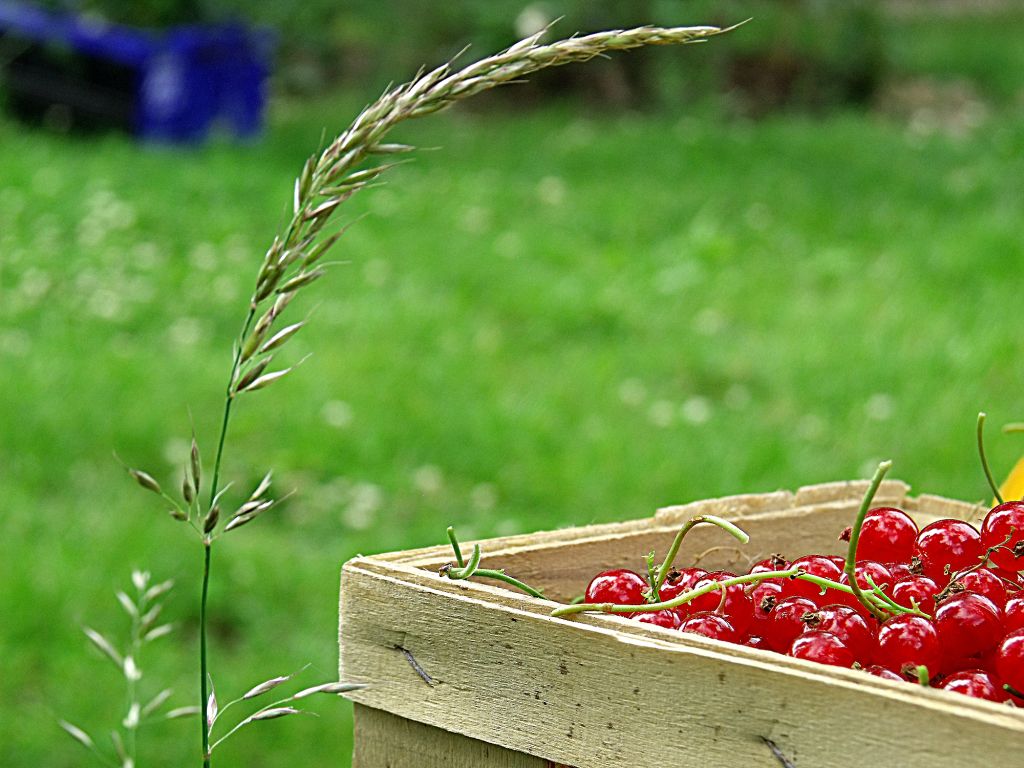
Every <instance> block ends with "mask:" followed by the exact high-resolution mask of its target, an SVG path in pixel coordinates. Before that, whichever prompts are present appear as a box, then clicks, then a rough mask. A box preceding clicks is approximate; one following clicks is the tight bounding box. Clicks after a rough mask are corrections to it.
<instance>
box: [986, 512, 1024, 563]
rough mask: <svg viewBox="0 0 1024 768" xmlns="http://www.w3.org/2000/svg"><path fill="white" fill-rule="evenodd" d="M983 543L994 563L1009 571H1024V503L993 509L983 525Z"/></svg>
mask: <svg viewBox="0 0 1024 768" xmlns="http://www.w3.org/2000/svg"><path fill="white" fill-rule="evenodd" d="M981 542H982V545H983V546H984V548H985V549H990V548H992V547H995V548H996V549H993V550H992V554H990V555H989V557H990V558H991V560H992V562H993V563H995V564H996V565H998V566H999V567H1000V568H1005V569H1006V570H1008V571H1021V570H1024V501H1008V502H1006V503H1005V504H1000V505H999V506H998V507H993V508H992V510H991V511H990V512H989V513H988V514H987V515H985V520H984V521H983V522H982V524H981Z"/></svg>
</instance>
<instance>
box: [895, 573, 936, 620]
mask: <svg viewBox="0 0 1024 768" xmlns="http://www.w3.org/2000/svg"><path fill="white" fill-rule="evenodd" d="M938 592H939V585H938V584H936V583H935V582H934V581H933V580H932V579H929V578H928V577H927V576H907V577H905V578H902V579H899V580H898V581H897V582H896V583H895V584H893V585H892V595H891V597H892V599H893V602H895V603H896V604H897V605H902V606H903V607H904V608H912V607H913V604H914V603H915V602H916V603H917V605H918V606H919V607H920V609H921V610H922V611H924V612H925V613H928V614H931V613H932V612H933V611H934V610H935V595H937V594H938Z"/></svg>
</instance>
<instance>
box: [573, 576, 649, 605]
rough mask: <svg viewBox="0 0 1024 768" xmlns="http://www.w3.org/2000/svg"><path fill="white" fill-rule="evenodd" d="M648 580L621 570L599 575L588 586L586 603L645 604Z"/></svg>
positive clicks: (585, 595)
mask: <svg viewBox="0 0 1024 768" xmlns="http://www.w3.org/2000/svg"><path fill="white" fill-rule="evenodd" d="M645 589H647V580H646V579H644V578H643V577H642V576H640V574H638V573H634V572H633V571H630V570H626V569H625V568H619V569H617V570H614V571H604V572H602V573H599V574H597V576H595V577H594V578H593V579H591V580H590V583H589V584H588V585H587V591H586V593H585V594H584V601H585V602H588V603H614V604H615V605H641V604H642V603H644V602H645V600H644V595H643V593H644V590H645Z"/></svg>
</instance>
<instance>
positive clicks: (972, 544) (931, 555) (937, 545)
mask: <svg viewBox="0 0 1024 768" xmlns="http://www.w3.org/2000/svg"><path fill="white" fill-rule="evenodd" d="M984 552H985V547H984V545H983V544H982V543H981V534H980V533H978V532H977V531H976V530H975V529H974V526H972V525H970V524H969V523H965V522H964V521H963V520H953V519H945V520H936V521H935V522H934V523H932V524H931V525H926V526H925V527H924V528H922V529H921V533H919V534H918V536H917V542H916V543H915V545H914V554H915V555H916V556H917V557H918V558H919V559H920V561H921V568H922V569H923V572H924V575H925V576H928V577H929V578H931V579H933V580H934V581H935V583H936V584H938V585H939V586H945V585H946V584H948V583H949V579H950V576H951V575H953V574H954V573H956V572H957V571H962V570H963V569H964V568H969V567H970V566H972V565H977V564H978V562H979V560H980V559H981V556H982V555H983V554H984Z"/></svg>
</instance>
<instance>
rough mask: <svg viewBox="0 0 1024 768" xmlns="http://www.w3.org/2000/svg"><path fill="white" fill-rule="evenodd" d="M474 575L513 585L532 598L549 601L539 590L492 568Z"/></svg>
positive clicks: (478, 569) (480, 569)
mask: <svg viewBox="0 0 1024 768" xmlns="http://www.w3.org/2000/svg"><path fill="white" fill-rule="evenodd" d="M473 575H474V576H477V577H478V578H481V579H496V580H497V581H503V582H505V583H506V584H510V585H512V586H513V587H515V588H516V589H519V590H522V591H523V592H525V593H526V594H528V595H530V596H531V597H539V598H540V599H541V600H545V599H547V598H545V597H544V595H543V594H542V593H541V592H540V591H539V590H536V589H534V588H533V587H531V586H530V585H528V584H524V583H523V582H521V581H520V580H519V579H516V578H513V577H511V576H509V575H508V574H507V573H505V572H504V571H495V570H491V569H490V568H477V569H476V573H474V574H473Z"/></svg>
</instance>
